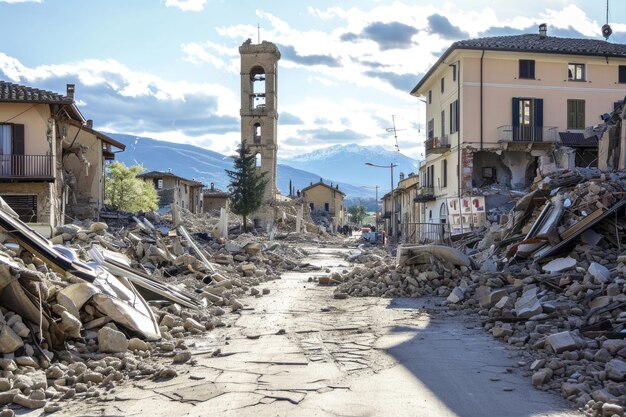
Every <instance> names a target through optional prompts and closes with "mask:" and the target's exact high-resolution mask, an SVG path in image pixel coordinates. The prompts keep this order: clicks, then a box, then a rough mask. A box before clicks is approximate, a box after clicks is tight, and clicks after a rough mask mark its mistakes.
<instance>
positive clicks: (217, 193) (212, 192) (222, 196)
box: [202, 183, 230, 213]
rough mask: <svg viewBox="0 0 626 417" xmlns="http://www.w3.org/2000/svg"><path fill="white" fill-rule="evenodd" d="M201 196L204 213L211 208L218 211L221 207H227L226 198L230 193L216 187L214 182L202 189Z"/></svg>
mask: <svg viewBox="0 0 626 417" xmlns="http://www.w3.org/2000/svg"><path fill="white" fill-rule="evenodd" d="M202 196H203V197H202V198H203V205H202V210H203V212H204V213H208V212H210V211H212V210H218V211H219V210H220V209H222V208H225V209H228V199H229V198H230V195H229V194H228V193H227V192H224V191H222V190H220V189H219V188H217V187H216V186H215V184H214V183H211V186H210V187H209V188H207V189H206V190H204V192H203V193H202Z"/></svg>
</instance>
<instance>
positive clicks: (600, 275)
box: [588, 262, 611, 284]
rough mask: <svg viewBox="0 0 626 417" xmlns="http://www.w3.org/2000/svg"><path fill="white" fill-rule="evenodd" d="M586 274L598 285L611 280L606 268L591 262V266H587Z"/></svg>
mask: <svg viewBox="0 0 626 417" xmlns="http://www.w3.org/2000/svg"><path fill="white" fill-rule="evenodd" d="M588 272H589V274H591V276H592V277H593V278H594V279H595V281H596V283H598V284H602V283H606V282H609V281H610V280H611V273H610V272H609V270H608V269H607V268H606V266H604V265H600V264H599V263H597V262H592V263H591V265H589V270H588Z"/></svg>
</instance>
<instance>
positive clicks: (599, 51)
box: [411, 33, 626, 94]
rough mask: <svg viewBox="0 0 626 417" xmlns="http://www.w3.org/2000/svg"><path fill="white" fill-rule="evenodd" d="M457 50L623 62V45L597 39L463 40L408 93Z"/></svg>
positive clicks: (535, 36) (526, 36)
mask: <svg viewBox="0 0 626 417" xmlns="http://www.w3.org/2000/svg"><path fill="white" fill-rule="evenodd" d="M457 49H472V50H479V51H480V50H486V51H508V52H532V53H537V54H565V55H592V56H603V57H617V58H625V59H626V45H624V44H620V43H611V42H607V41H602V40H598V39H579V38H559V37H556V36H543V37H542V36H540V35H539V34H530V33H529V34H524V35H512V36H492V37H487V38H475V39H466V40H461V41H457V42H454V43H453V44H452V45H450V47H449V48H448V49H447V50H446V51H445V52H444V53H443V54H442V55H441V57H439V59H438V60H437V62H436V63H435V65H433V66H432V67H431V68H430V70H428V72H427V73H426V74H425V75H424V76H423V77H422V79H421V80H420V81H419V83H417V85H416V86H415V88H413V90H411V94H415V93H416V92H417V91H418V90H419V89H420V87H421V86H422V84H424V83H425V82H426V80H427V79H428V78H429V77H430V76H431V75H432V73H433V72H435V70H436V69H437V68H438V67H439V65H440V64H441V63H443V62H444V61H445V60H446V58H447V57H448V56H449V55H450V54H451V53H452V52H454V51H455V50H457Z"/></svg>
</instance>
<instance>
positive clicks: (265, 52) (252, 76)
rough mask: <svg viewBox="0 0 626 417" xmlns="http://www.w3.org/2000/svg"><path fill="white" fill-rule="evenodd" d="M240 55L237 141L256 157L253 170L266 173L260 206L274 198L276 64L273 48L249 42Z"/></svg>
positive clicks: (270, 45) (271, 44) (264, 44)
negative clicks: (239, 101)
mask: <svg viewBox="0 0 626 417" xmlns="http://www.w3.org/2000/svg"><path fill="white" fill-rule="evenodd" d="M239 55H241V110H240V115H241V140H242V142H243V141H244V140H245V141H246V144H247V145H248V147H249V148H250V151H251V152H252V153H253V154H255V155H256V157H257V166H258V167H260V169H261V170H262V171H264V172H267V176H266V178H267V179H268V180H269V181H268V183H267V186H266V187H265V194H264V198H263V199H264V202H265V203H267V202H269V201H272V200H274V199H275V196H276V152H277V150H278V141H277V136H276V130H277V129H276V127H277V122H278V111H277V101H278V100H277V92H276V87H277V84H278V72H277V70H278V60H279V59H280V52H279V51H278V48H277V47H276V45H274V44H273V43H271V42H267V41H263V42H262V43H260V44H253V43H252V41H251V40H250V39H248V40H247V41H245V42H244V43H243V44H242V45H241V46H240V47H239Z"/></svg>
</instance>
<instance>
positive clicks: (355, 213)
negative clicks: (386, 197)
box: [348, 204, 367, 224]
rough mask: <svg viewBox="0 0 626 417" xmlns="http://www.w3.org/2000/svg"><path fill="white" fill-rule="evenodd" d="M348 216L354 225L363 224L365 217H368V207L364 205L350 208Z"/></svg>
mask: <svg viewBox="0 0 626 417" xmlns="http://www.w3.org/2000/svg"><path fill="white" fill-rule="evenodd" d="M348 214H350V218H351V219H352V222H353V223H356V224H361V222H362V221H363V219H364V218H365V216H367V207H365V206H364V205H362V204H358V205H354V206H350V207H348Z"/></svg>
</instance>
